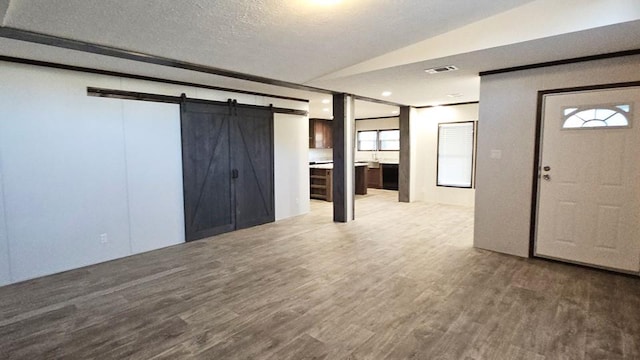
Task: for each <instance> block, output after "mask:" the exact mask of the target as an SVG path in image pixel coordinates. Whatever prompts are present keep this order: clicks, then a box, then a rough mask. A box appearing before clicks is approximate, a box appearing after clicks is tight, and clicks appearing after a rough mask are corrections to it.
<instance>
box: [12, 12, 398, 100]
mask: <svg viewBox="0 0 640 360" xmlns="http://www.w3.org/2000/svg"><path fill="white" fill-rule="evenodd" d="M2 1H6V2H7V4H8V1H9V0H0V4H1V3H2ZM0 37H3V38H7V39H13V40H19V41H26V42H31V43H36V44H42V45H48V46H54V47H58V48H64V49H69V50H75V51H81V52H86V53H91V54H97V55H104V56H110V57H116V58H120V59H126V60H131V61H138V62H143V63H147V64H154V65H161V66H168V67H173V68H178V69H184V70H190V71H196V72H201V73H206V74H212V75H218V76H224V77H229V78H234V79H239V80H246V81H251V82H256V83H261V84H267V85H273V86H280V87H284V88H289V89H295V90H302V91H310V92H316V93H322V94H330V95H335V94H341V92H338V91H332V90H328V89H323V88H318V87H314V86H308V85H302V84H296V83H292V82H288V81H282V80H276V79H271V78H266V77H262V76H257V75H250V74H244V73H240V72H237V71H231V70H225V69H220V68H216V67H211V66H206V65H199V64H194V63H190V62H186V61H181V60H175V59H170V58H165V57H162V56H156V55H151V54H147V53H141V52H136V51H130V50H125V49H121V48H116V47H112V46H106V45H99V44H94V43H89V42H85V41H79V40H73V39H67V38H63V37H59V36H54V35H47V34H42V33H37V32H33V31H28V30H22V29H16V28H12V27H8V26H0ZM354 96H355V97H356V98H358V99H360V100H364V101H371V102H376V103H380V104H385V105H391V106H404V105H403V104H398V103H394V102H391V101H385V100H380V99H374V98H369V97H365V96H358V95H354Z"/></svg>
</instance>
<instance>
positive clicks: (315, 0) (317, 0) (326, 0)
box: [310, 0, 342, 6]
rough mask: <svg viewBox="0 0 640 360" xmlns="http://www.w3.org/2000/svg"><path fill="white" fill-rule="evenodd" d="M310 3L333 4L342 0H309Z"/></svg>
mask: <svg viewBox="0 0 640 360" xmlns="http://www.w3.org/2000/svg"><path fill="white" fill-rule="evenodd" d="M310 1H311V2H312V3H314V4H316V5H320V6H329V5H335V4H339V3H341V2H342V0H310Z"/></svg>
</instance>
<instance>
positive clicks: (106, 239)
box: [100, 233, 109, 244]
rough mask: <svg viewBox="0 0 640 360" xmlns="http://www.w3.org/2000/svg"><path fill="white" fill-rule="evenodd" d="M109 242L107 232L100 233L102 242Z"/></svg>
mask: <svg viewBox="0 0 640 360" xmlns="http://www.w3.org/2000/svg"><path fill="white" fill-rule="evenodd" d="M108 242H109V237H108V236H107V234H106V233H105V234H100V244H106V243H108Z"/></svg>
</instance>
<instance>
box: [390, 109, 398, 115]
mask: <svg viewBox="0 0 640 360" xmlns="http://www.w3.org/2000/svg"><path fill="white" fill-rule="evenodd" d="M391 113H392V114H397V113H399V111H398V110H393V111H392V112H391Z"/></svg>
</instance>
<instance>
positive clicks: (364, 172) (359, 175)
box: [355, 166, 369, 195]
mask: <svg viewBox="0 0 640 360" xmlns="http://www.w3.org/2000/svg"><path fill="white" fill-rule="evenodd" d="M355 177H356V195H367V185H368V178H369V169H368V168H367V167H366V166H356V173H355Z"/></svg>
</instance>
